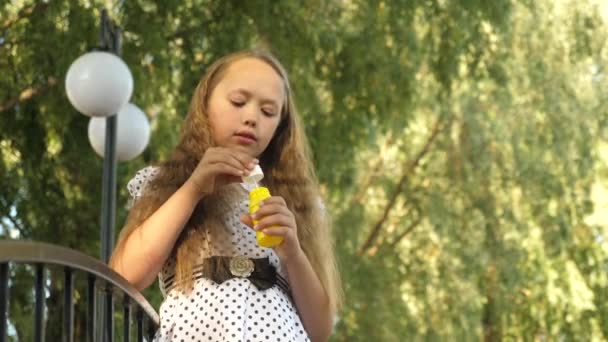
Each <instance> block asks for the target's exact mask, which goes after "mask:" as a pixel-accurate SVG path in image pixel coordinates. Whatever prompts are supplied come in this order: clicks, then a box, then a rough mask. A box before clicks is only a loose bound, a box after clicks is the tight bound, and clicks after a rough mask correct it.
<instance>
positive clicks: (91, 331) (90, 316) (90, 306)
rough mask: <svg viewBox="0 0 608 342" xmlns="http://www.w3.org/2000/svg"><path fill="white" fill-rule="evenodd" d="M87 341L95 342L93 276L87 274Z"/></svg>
mask: <svg viewBox="0 0 608 342" xmlns="http://www.w3.org/2000/svg"><path fill="white" fill-rule="evenodd" d="M87 278H88V279H87V341H88V342H95V328H96V327H95V322H96V320H95V312H96V309H97V307H96V305H95V303H96V300H95V280H96V278H95V275H93V274H89V276H88V277H87Z"/></svg>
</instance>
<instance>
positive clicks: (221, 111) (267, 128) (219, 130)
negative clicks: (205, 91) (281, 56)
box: [207, 58, 286, 157]
mask: <svg viewBox="0 0 608 342" xmlns="http://www.w3.org/2000/svg"><path fill="white" fill-rule="evenodd" d="M285 95H286V94H285V91H284V84H283V80H282V79H281V77H280V76H279V74H278V73H277V72H276V71H275V70H274V69H273V68H272V67H271V66H270V65H268V64H267V63H266V62H264V61H262V60H259V59H256V58H243V59H241V60H238V61H236V62H233V63H232V64H231V65H230V66H229V67H228V68H227V70H226V72H225V74H224V75H223V78H222V79H221V80H220V81H219V83H218V84H217V85H216V87H215V88H214V89H213V90H212V92H211V96H210V97H209V104H208V107H207V108H208V116H209V122H210V124H211V129H212V134H213V139H214V140H215V143H216V144H217V145H219V146H223V147H239V148H242V149H244V150H245V151H246V152H247V153H248V154H250V155H251V156H252V157H259V156H260V155H261V154H262V152H264V150H265V149H266V147H267V146H268V144H269V143H270V140H271V139H272V137H273V135H274V132H275V130H276V129H277V126H278V125H279V122H280V120H281V108H283V105H284V103H285Z"/></svg>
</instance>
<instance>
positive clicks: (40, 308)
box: [34, 263, 45, 342]
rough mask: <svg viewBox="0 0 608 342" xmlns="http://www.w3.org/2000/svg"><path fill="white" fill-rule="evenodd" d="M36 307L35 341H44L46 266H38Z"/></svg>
mask: <svg viewBox="0 0 608 342" xmlns="http://www.w3.org/2000/svg"><path fill="white" fill-rule="evenodd" d="M34 287H35V296H36V304H35V305H36V307H35V311H34V312H35V313H34V341H36V342H42V341H44V300H45V295H44V264H42V263H37V264H36V279H35V284H34Z"/></svg>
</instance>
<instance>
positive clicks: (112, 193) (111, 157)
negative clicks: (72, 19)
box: [101, 9, 120, 263]
mask: <svg viewBox="0 0 608 342" xmlns="http://www.w3.org/2000/svg"><path fill="white" fill-rule="evenodd" d="M101 45H102V48H103V49H107V50H108V51H109V52H111V53H113V54H115V55H117V56H120V30H118V29H117V28H116V27H115V26H114V24H113V23H112V22H110V19H109V18H108V13H107V11H106V10H105V9H104V10H103V11H102V15H101ZM116 131H117V117H116V115H112V116H109V117H108V118H107V119H106V140H105V148H104V158H103V180H102V182H103V183H102V193H101V260H102V261H104V262H106V263H107V262H108V261H109V260H110V254H111V253H112V248H113V247H114V226H115V224H116V168H117V165H116V164H117V162H116Z"/></svg>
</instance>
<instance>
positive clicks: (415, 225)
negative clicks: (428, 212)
mask: <svg viewBox="0 0 608 342" xmlns="http://www.w3.org/2000/svg"><path fill="white" fill-rule="evenodd" d="M420 221H422V215H419V216H418V218H416V219H415V220H414V221H413V222H412V223H410V225H409V226H407V228H405V230H404V231H403V232H402V233H401V234H399V236H397V237H396V238H395V240H393V242H391V244H390V247H391V248H395V246H397V244H398V243H399V242H400V241H401V240H403V238H404V237H406V236H407V235H408V234H409V233H411V232H412V231H413V230H414V228H416V227H417V226H418V225H419V224H420Z"/></svg>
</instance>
